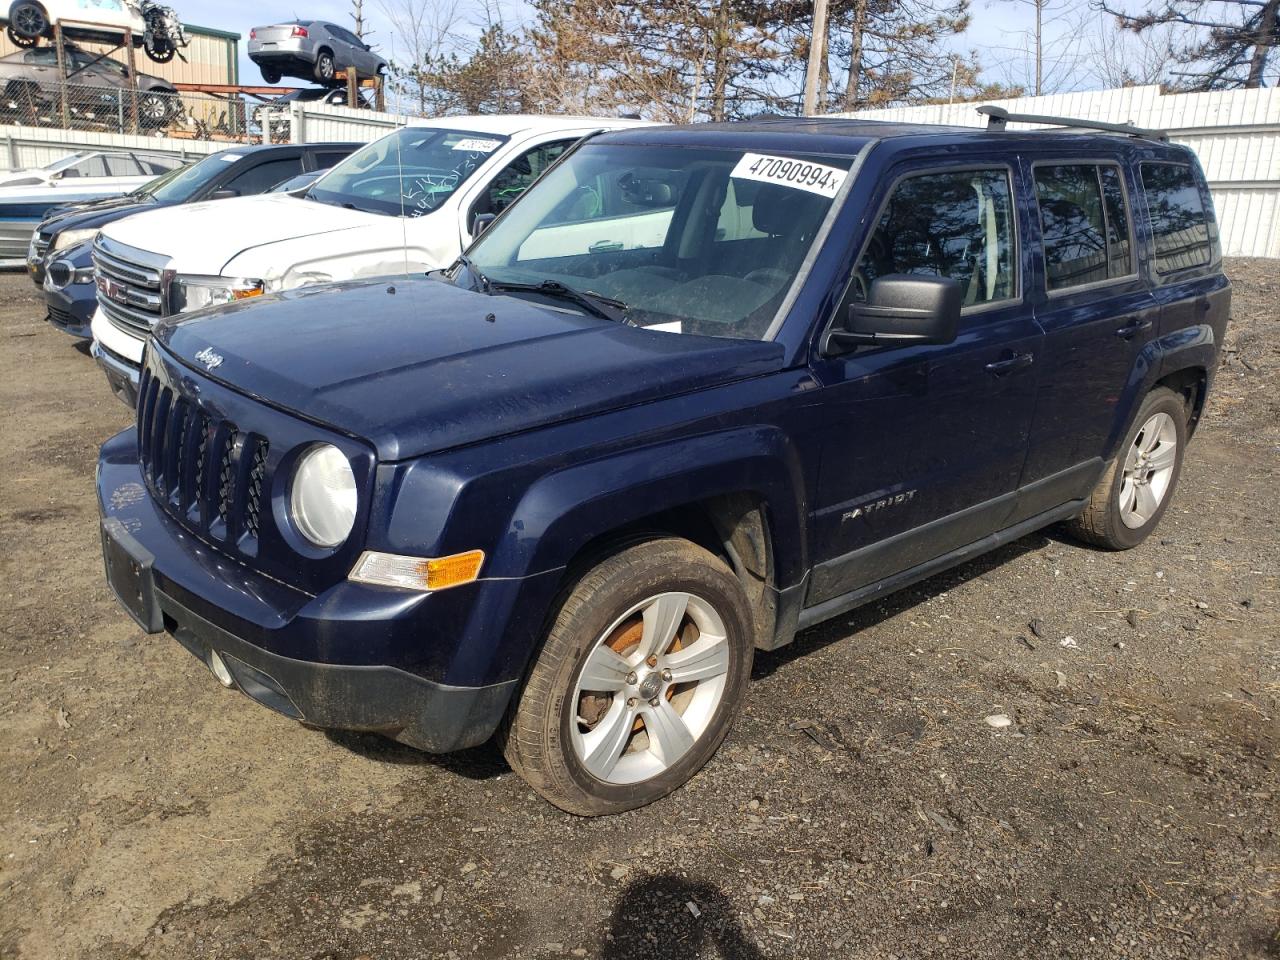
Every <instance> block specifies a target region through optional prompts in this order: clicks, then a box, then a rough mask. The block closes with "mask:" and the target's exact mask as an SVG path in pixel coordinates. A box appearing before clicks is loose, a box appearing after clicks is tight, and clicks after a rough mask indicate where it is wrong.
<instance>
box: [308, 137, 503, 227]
mask: <svg viewBox="0 0 1280 960" xmlns="http://www.w3.org/2000/svg"><path fill="white" fill-rule="evenodd" d="M506 139H507V138H506V137H503V136H498V135H496V134H491V133H473V132H469V131H465V130H441V129H439V128H437V127H405V128H404V129H402V130H397V131H396V132H395V133H392V134H389V135H388V136H385V137H383V138H382V139H381V140H375V141H374V142H373V143H371V144H368V145H367V146H364V147H361V148H360V149H359V150H357V151H356V152H355V153H353V154H351V156H349V157H347V158H346V159H345V160H343V161H342V162H341V163H339V164H338V165H337V166H335V167H334V168H333V169H332V170H331V171H329V173H328V175H327V176H326V177H325V178H324V179H323V180H321V181H319V182H318V183H317V184H316V185H315V186H314V187H313V188H312V189H311V190H310V191H309V192H308V194H307V196H309V197H310V198H311V199H313V200H319V201H321V202H322V203H332V204H334V205H335V206H348V207H353V208H355V209H357V210H363V211H365V212H367V213H383V214H387V215H389V216H406V217H421V216H425V215H426V214H428V213H431V212H432V211H433V210H436V209H438V208H439V207H440V206H441V205H442V204H443V203H444V202H445V201H446V200H448V199H449V197H451V196H452V195H453V193H454V191H456V190H457V189H458V187H459V186H461V185H462V183H463V182H464V181H465V180H466V179H467V178H468V177H470V176H471V175H472V174H473V173H475V172H476V170H477V169H478V168H479V167H480V165H481V164H483V163H484V162H485V161H486V160H487V159H488V158H489V155H490V154H492V153H493V152H494V151H495V150H497V149H498V148H499V147H500V146H502V144H503V142H504V141H505V140H506Z"/></svg>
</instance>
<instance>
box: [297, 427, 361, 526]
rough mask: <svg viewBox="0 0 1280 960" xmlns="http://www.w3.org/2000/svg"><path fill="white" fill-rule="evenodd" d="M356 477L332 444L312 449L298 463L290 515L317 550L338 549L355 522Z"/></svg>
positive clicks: (344, 458) (340, 452)
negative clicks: (318, 548)
mask: <svg viewBox="0 0 1280 960" xmlns="http://www.w3.org/2000/svg"><path fill="white" fill-rule="evenodd" d="M356 500H357V495H356V478H355V474H353V473H352V472H351V464H350V463H348V462H347V458H346V456H345V455H344V454H343V452H342V451H341V450H339V449H338V448H337V447H335V446H333V445H332V444H328V443H322V444H318V445H316V446H314V447H312V448H311V449H310V450H308V451H307V452H306V453H304V454H303V455H302V457H301V459H299V460H298V465H297V467H296V468H294V471H293V485H292V487H291V489H290V491H289V513H290V515H291V518H292V520H293V524H294V526H295V527H297V529H298V532H299V533H301V534H302V535H303V536H304V537H306V538H307V539H308V540H309V541H311V542H312V543H314V544H315V545H316V546H317V547H324V548H326V549H327V548H329V547H336V546H337V545H338V544H340V543H342V541H344V540H346V539H347V536H348V535H349V534H350V533H351V527H352V526H353V525H354V524H355V522H356Z"/></svg>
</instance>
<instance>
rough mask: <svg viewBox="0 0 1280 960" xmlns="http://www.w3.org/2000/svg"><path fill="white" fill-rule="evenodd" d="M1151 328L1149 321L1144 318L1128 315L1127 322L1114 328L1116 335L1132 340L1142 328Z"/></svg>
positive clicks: (1122, 338)
mask: <svg viewBox="0 0 1280 960" xmlns="http://www.w3.org/2000/svg"><path fill="white" fill-rule="evenodd" d="M1150 329H1151V321H1150V320H1147V319H1146V318H1139V317H1130V318H1129V322H1128V323H1126V324H1125V325H1124V326H1123V327H1120V328H1119V329H1118V330H1116V336H1117V337H1119V338H1120V339H1121V340H1132V339H1133V338H1134V337H1136V336H1137V335H1138V334H1140V333H1141V332H1142V331H1143V330H1150Z"/></svg>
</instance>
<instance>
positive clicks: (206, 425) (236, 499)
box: [137, 365, 270, 554]
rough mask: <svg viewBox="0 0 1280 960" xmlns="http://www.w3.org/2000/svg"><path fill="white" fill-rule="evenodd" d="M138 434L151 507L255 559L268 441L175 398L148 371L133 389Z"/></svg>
mask: <svg viewBox="0 0 1280 960" xmlns="http://www.w3.org/2000/svg"><path fill="white" fill-rule="evenodd" d="M137 429H138V459H139V462H140V464H141V467H142V476H143V478H144V479H145V480H146V483H147V487H148V488H149V489H150V491H151V495H152V496H153V497H154V498H155V499H156V501H157V502H158V503H159V504H161V505H162V506H163V507H164V508H165V510H167V511H168V512H169V513H170V514H172V515H173V516H174V517H176V518H177V519H178V520H180V521H182V522H183V523H184V524H185V525H186V526H188V527H190V528H192V529H193V530H195V531H196V532H198V533H200V534H202V535H204V536H207V537H209V538H210V539H212V540H218V541H223V542H225V543H227V544H229V545H232V546H234V547H235V549H236V550H238V551H239V552H241V553H247V554H253V553H255V552H256V551H257V539H258V534H259V530H260V524H261V522H262V518H261V513H262V510H263V497H264V494H263V490H264V484H265V481H266V475H267V452H268V450H269V449H270V445H269V443H268V441H267V438H266V437H262V436H258V435H257V434H255V433H251V432H248V431H244V430H241V429H239V428H238V427H237V426H236V425H235V424H234V423H232V422H231V421H230V420H226V419H219V418H217V417H213V416H209V415H208V414H206V413H204V412H203V411H201V410H200V409H198V408H197V407H196V405H195V404H194V403H192V402H190V401H189V400H187V399H186V398H185V397H182V396H174V393H173V391H172V390H171V389H170V388H169V387H166V386H163V385H162V384H161V382H160V381H159V380H158V379H156V377H155V376H154V375H153V374H152V371H151V368H150V366H149V365H148V366H146V367H144V368H143V371H142V380H141V383H140V384H139V387H138V427H137Z"/></svg>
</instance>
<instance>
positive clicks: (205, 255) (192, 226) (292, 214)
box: [106, 194, 387, 276]
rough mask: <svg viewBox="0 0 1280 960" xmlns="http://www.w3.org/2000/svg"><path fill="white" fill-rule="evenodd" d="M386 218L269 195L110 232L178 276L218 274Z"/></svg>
mask: <svg viewBox="0 0 1280 960" xmlns="http://www.w3.org/2000/svg"><path fill="white" fill-rule="evenodd" d="M385 219H387V218H385V217H381V216H379V215H378V214H373V213H364V212H362V211H359V210H347V209H346V208H344V207H336V206H334V205H333V204H329V203H319V202H318V201H315V200H305V199H302V198H299V197H290V196H286V195H284V194H275V195H271V194H266V195H261V196H253V197H233V198H232V199H230V200H205V201H203V202H201V203H187V204H178V205H176V206H172V207H164V208H162V209H159V210H148V211H147V212H146V213H145V214H143V215H140V216H136V217H130V218H129V219H127V220H122V221H120V222H119V223H114V224H112V225H111V229H110V230H108V231H106V234H107V236H109V237H110V238H111V239H112V240H117V241H119V242H120V243H124V244H128V245H129V246H131V247H137V248H138V249H140V250H149V251H151V252H153V253H162V254H165V255H166V256H168V257H169V258H170V260H169V267H170V269H173V270H176V271H178V272H179V273H194V274H208V275H213V276H216V275H218V274H220V273H221V272H222V268H223V267H225V266H226V265H227V264H228V263H230V262H231V261H232V260H234V259H235V258H236V257H237V256H239V255H240V254H242V253H244V252H245V251H247V250H252V249H254V248H256V247H261V246H264V245H266V244H271V243H278V242H280V241H281V240H296V239H299V238H302V237H313V236H317V235H319V234H325V233H337V232H339V231H342V230H353V229H356V228H358V227H363V226H366V225H367V224H369V223H370V222H372V221H379V220H385ZM283 266H288V265H287V264H284V265H283Z"/></svg>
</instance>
